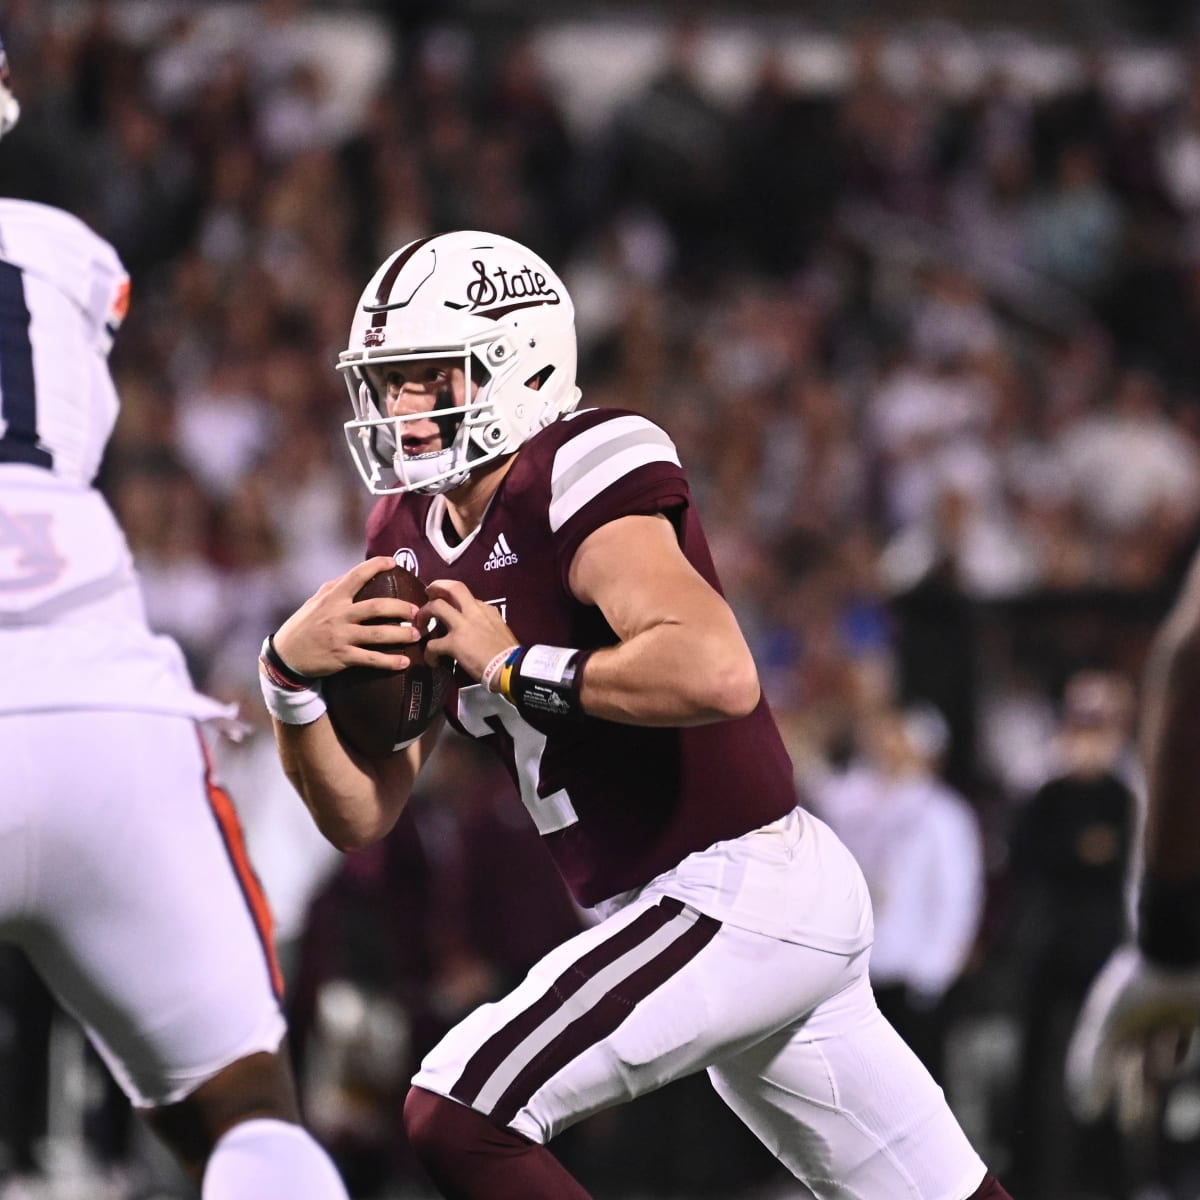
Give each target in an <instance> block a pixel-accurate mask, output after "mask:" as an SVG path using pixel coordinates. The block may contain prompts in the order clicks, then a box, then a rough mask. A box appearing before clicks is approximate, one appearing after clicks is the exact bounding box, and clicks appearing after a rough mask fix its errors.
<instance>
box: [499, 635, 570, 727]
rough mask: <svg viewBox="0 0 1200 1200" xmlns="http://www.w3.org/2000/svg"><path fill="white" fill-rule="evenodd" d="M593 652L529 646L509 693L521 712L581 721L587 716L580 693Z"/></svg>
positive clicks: (512, 677) (518, 662)
mask: <svg viewBox="0 0 1200 1200" xmlns="http://www.w3.org/2000/svg"><path fill="white" fill-rule="evenodd" d="M591 654H592V652H591V651H590V650H571V649H568V648H566V647H563V646H528V647H525V648H523V649H522V650H521V653H520V656H519V657H518V658H517V660H516V662H514V663H513V665H512V669H511V672H512V673H511V675H510V676H509V678H508V684H507V688H506V689H505V691H506V694H507V695H508V697H509V698H510V699H511V700H512V702H513V704H514V705H515V706H516V709H517V711H518V712H521V713H527V714H531V715H532V714H534V713H536V714H538V715H539V716H543V717H556V718H559V719H562V720H572V719H574V720H578V719H579V718H580V717H582V716H583V715H584V713H583V702H582V700H581V699H580V696H579V692H580V688H582V686H583V666H584V663H586V662H587V660H588V659H589V658H590V657H591Z"/></svg>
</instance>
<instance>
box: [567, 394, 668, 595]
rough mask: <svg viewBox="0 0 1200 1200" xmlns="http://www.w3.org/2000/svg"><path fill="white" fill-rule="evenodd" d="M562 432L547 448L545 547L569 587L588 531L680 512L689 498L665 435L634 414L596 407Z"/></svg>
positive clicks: (571, 421) (572, 421)
mask: <svg viewBox="0 0 1200 1200" xmlns="http://www.w3.org/2000/svg"><path fill="white" fill-rule="evenodd" d="M560 429H561V433H562V435H563V436H561V437H560V438H557V439H555V444H554V445H552V446H550V445H547V446H546V447H545V453H546V454H547V456H548V458H549V462H548V463H547V464H546V467H545V469H546V476H547V480H548V486H549V499H548V511H549V523H550V537H551V543H552V545H553V547H554V553H555V557H556V558H557V560H558V563H559V571H560V575H561V578H562V583H563V586H564V588H567V576H568V574H569V572H570V567H571V562H572V560H573V558H574V557H575V552H576V551H577V550H578V549H579V546H580V543H581V542H582V541H583V540H584V539H585V538H586V537H587V536H588V535H589V534H590V533H592V532H594V531H595V530H597V529H599V528H600V526H601V525H606V524H608V522H609V521H615V520H618V519H619V518H621V517H630V516H648V515H651V514H654V513H660V512H670V511H671V510H673V509H678V508H682V507H686V506H687V505H688V504H690V503H691V492H690V490H689V488H688V483H687V478H686V476H685V475H684V473H683V468H682V467H681V466H680V464H679V457H678V453H677V451H676V449H675V446H674V443H673V442H672V441H671V439H670V437H669V436H668V435H667V433H666V432H665V431H664V430H662V429H661V428H660V427H659V426H658V425H656V424H654V422H652V421H650V420H648V419H647V418H645V417H643V416H640V415H639V414H637V413H631V412H625V411H622V410H620V409H594V410H591V411H588V412H583V413H580V414H579V415H578V417H575V418H572V419H570V420H567V421H564V422H562V423H561V426H560ZM568 591H569V588H568Z"/></svg>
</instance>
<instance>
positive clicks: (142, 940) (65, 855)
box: [27, 712, 284, 1106]
mask: <svg viewBox="0 0 1200 1200" xmlns="http://www.w3.org/2000/svg"><path fill="white" fill-rule="evenodd" d="M31 730H32V732H33V740H34V742H35V744H36V745H37V747H38V748H39V749H40V751H41V754H40V761H41V763H42V764H43V766H42V770H41V773H40V778H39V781H38V784H39V789H40V795H39V800H40V803H41V805H42V809H43V815H42V817H41V818H40V822H39V826H38V842H37V855H36V873H35V875H34V877H33V878H32V879H31V881H30V890H29V898H28V905H29V908H30V917H31V921H32V929H33V933H32V934H31V936H30V939H29V942H28V945H27V949H28V950H29V953H30V955H31V958H32V959H33V961H34V963H35V965H36V966H37V967H38V968H39V970H40V971H41V972H42V974H43V975H44V977H45V978H46V980H47V982H48V983H49V984H50V986H51V987H52V988H53V989H54V991H55V992H56V993H57V994H58V996H59V997H60V999H61V1000H62V1002H63V1004H64V1006H65V1007H67V1008H68V1009H69V1010H70V1011H72V1012H73V1013H74V1014H75V1015H76V1016H77V1017H78V1018H79V1019H80V1020H81V1021H82V1022H83V1024H84V1025H85V1026H86V1027H87V1029H88V1031H89V1033H90V1034H91V1036H92V1038H93V1040H94V1041H95V1042H96V1044H97V1048H98V1049H99V1050H100V1052H101V1054H102V1055H103V1056H104V1057H105V1059H106V1061H107V1062H108V1063H109V1066H110V1067H111V1069H112V1070H113V1072H114V1074H115V1075H116V1077H117V1078H118V1080H119V1081H120V1082H121V1084H122V1085H123V1086H124V1087H125V1088H126V1090H127V1091H128V1093H129V1095H130V1097H131V1098H132V1099H133V1100H134V1102H135V1103H136V1104H138V1105H141V1106H146V1105H158V1104H165V1103H170V1102H173V1101H176V1100H178V1099H180V1098H181V1097H183V1096H185V1095H187V1094H188V1093H189V1092H190V1091H191V1090H192V1089H194V1088H195V1087H196V1086H198V1085H199V1084H200V1083H202V1082H203V1081H204V1080H206V1079H208V1078H211V1077H212V1076H213V1075H214V1074H215V1073H216V1072H217V1071H219V1070H220V1069H221V1068H222V1067H224V1066H226V1065H228V1064H229V1063H230V1062H233V1061H234V1060H236V1059H239V1058H241V1057H243V1056H245V1055H248V1054H251V1053H255V1052H259V1051H273V1050H275V1049H276V1047H277V1046H278V1044H279V1042H280V1039H281V1037H282V1035H283V1029H284V1023H283V1018H282V1015H281V1013H280V1010H279V1003H278V997H277V988H278V984H279V980H278V974H277V971H276V970H275V969H274V958H273V948H272V946H271V932H270V917H269V913H268V909H267V906H266V902H265V898H264V897H263V895H262V892H261V889H260V888H259V886H258V882H257V880H256V879H255V878H254V876H253V872H252V870H251V869H250V867H249V863H248V860H247V859H246V857H245V850H244V846H243V844H242V841H241V833H240V829H239V828H238V826H237V819H236V816H235V814H234V813H233V810H232V806H231V805H230V803H229V800H228V797H226V796H225V795H224V794H223V793H222V792H220V791H219V789H217V788H215V787H213V786H212V785H211V782H210V780H209V779H208V773H207V764H206V761H205V756H204V753H203V751H202V748H201V744H200V740H199V735H198V731H197V729H196V727H195V725H194V724H193V723H192V722H191V721H189V720H186V719H183V718H175V717H167V716H158V715H148V714H131V713H106V712H89V713H83V714H66V713H64V714H53V715H48V716H46V717H45V718H44V719H42V720H41V721H39V722H37V723H31Z"/></svg>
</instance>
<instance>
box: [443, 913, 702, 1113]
mask: <svg viewBox="0 0 1200 1200" xmlns="http://www.w3.org/2000/svg"><path fill="white" fill-rule="evenodd" d="M681 912H683V905H682V904H681V903H680V901H678V900H673V899H671V898H670V897H669V896H668V897H667V898H665V899H663V900H660V901H659V902H658V903H657V904H656V905H655V906H654V907H653V908H648V909H647V910H646V911H645V912H644V913H642V914H641V915H640V916H638V917H637V918H635V919H634V920H632V921H630V922H629V924H628V925H626V926H625V927H624V928H623V929H619V930H617V932H616V933H614V934H613V935H612V937H610V938H608V939H607V940H606V941H603V942H601V943H600V945H599V946H597V947H596V948H595V949H594V950H589V951H588V952H587V954H585V955H584V956H583V957H582V958H580V959H579V960H578V961H576V962H573V963H572V964H571V965H570V966H569V967H568V968H567V969H566V970H565V971H564V972H563V973H562V974H561V975H560V976H559V977H558V978H557V979H556V980H555V981H554V982H553V983H552V984H551V985H550V988H549V990H548V991H547V992H546V993H545V994H544V995H542V996H541V997H540V998H539V999H537V1000H535V1001H534V1002H533V1003H532V1004H531V1005H530V1006H529V1007H528V1008H527V1009H525V1010H524V1011H523V1012H520V1013H518V1014H517V1015H516V1016H515V1017H514V1018H513V1019H512V1020H511V1021H509V1023H508V1024H507V1025H505V1026H504V1027H503V1028H501V1029H498V1030H497V1031H496V1032H495V1033H494V1034H492V1036H491V1037H490V1038H488V1040H487V1041H486V1042H484V1043H483V1045H482V1046H480V1047H479V1049H478V1050H476V1051H475V1053H474V1054H473V1055H472V1056H471V1057H470V1059H469V1060H468V1061H467V1065H466V1066H465V1067H464V1068H463V1073H462V1074H461V1075H460V1076H459V1077H458V1082H457V1083H455V1085H454V1087H452V1088H451V1089H450V1095H451V1096H452V1097H453V1098H454V1099H455V1100H458V1101H460V1102H461V1103H463V1104H471V1103H472V1102H473V1101H474V1100H475V1097H476V1096H478V1095H479V1093H480V1091H481V1090H482V1088H483V1085H484V1084H485V1083H487V1081H488V1080H489V1079H490V1078H491V1077H492V1075H493V1073H494V1072H495V1071H496V1069H497V1068H498V1067H499V1066H500V1064H501V1063H502V1062H504V1060H505V1059H506V1058H507V1057H508V1056H509V1055H510V1054H511V1053H512V1052H513V1051H514V1050H515V1049H516V1048H517V1047H518V1046H519V1045H520V1044H521V1043H522V1042H523V1041H524V1040H525V1039H526V1038H527V1037H528V1036H529V1035H530V1034H531V1033H532V1032H533V1031H534V1030H535V1029H536V1028H537V1027H538V1026H539V1025H541V1024H542V1022H543V1021H545V1020H547V1019H548V1018H549V1017H551V1016H552V1015H553V1014H554V1013H555V1012H557V1011H558V1010H559V1009H560V1008H561V1007H562V1006H563V1004H565V1003H566V1001H567V1000H569V999H570V997H572V996H573V995H574V994H575V993H576V992H577V991H579V989H580V988H581V987H583V985H584V984H585V983H587V981H588V980H589V979H591V978H592V976H593V975H595V974H596V973H597V972H598V971H602V970H603V969H604V968H605V967H607V966H609V965H610V964H611V963H614V962H616V960H617V959H618V958H620V957H621V955H623V954H627V953H628V952H629V951H630V950H632V949H633V948H634V947H635V946H638V945H640V944H641V943H642V942H644V941H645V940H646V939H647V938H649V937H653V936H654V934H656V933H657V932H658V931H659V930H660V929H661V928H662V927H663V926H664V925H666V924H667V922H668V921H673V920H674V919H675V918H676V917H677V916H679V914H680V913H681Z"/></svg>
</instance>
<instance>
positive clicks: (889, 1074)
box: [709, 954, 984, 1200]
mask: <svg viewBox="0 0 1200 1200" xmlns="http://www.w3.org/2000/svg"><path fill="white" fill-rule="evenodd" d="M866 960H867V956H866V955H865V954H864V955H862V956H861V958H860V960H859V961H858V962H856V963H855V969H856V976H857V977H856V978H855V979H854V980H853V982H851V983H850V985H849V986H847V987H846V988H844V989H843V990H841V991H840V992H838V993H837V994H835V995H833V996H831V997H830V998H829V999H827V1000H825V1001H824V1002H823V1003H822V1004H820V1005H819V1006H818V1007H817V1008H816V1010H815V1011H814V1012H812V1013H811V1014H809V1015H808V1016H807V1017H806V1018H805V1019H804V1020H802V1021H798V1022H796V1023H794V1024H793V1025H792V1026H790V1027H789V1028H785V1029H782V1030H780V1031H778V1032H777V1033H775V1034H774V1035H772V1036H771V1037H768V1038H764V1039H763V1040H762V1041H760V1042H758V1043H756V1044H755V1045H753V1046H750V1047H747V1048H746V1049H744V1050H742V1051H741V1052H739V1053H737V1054H734V1055H731V1056H729V1057H727V1058H725V1059H723V1060H722V1061H721V1062H719V1063H717V1064H716V1065H714V1066H713V1067H712V1068H710V1070H709V1076H710V1078H711V1079H712V1081H713V1085H714V1086H715V1087H716V1089H717V1091H718V1093H719V1094H720V1095H721V1097H722V1098H723V1099H724V1100H725V1102H726V1103H727V1104H728V1105H729V1106H730V1108H732V1109H733V1110H734V1112H736V1113H737V1114H738V1116H739V1117H741V1119H742V1120H743V1121H744V1122H745V1123H746V1125H747V1126H748V1127H749V1128H750V1129H751V1130H753V1131H754V1133H755V1134H757V1136H758V1137H759V1138H760V1139H761V1140H762V1142H763V1143H764V1144H765V1145H766V1146H767V1148H768V1149H769V1150H771V1152H772V1153H774V1154H775V1155H776V1156H777V1157H778V1158H779V1159H780V1160H781V1161H782V1162H783V1163H784V1164H785V1165H786V1166H787V1167H788V1168H789V1169H790V1170H791V1171H792V1173H793V1174H795V1175H796V1176H797V1177H798V1178H800V1179H802V1180H803V1181H804V1183H805V1184H806V1185H807V1186H808V1187H809V1188H810V1189H811V1190H812V1192H813V1193H814V1195H816V1196H817V1197H818V1198H819V1200H964V1197H967V1196H969V1195H971V1194H972V1192H974V1191H975V1189H976V1188H977V1187H978V1186H979V1182H980V1180H981V1179H982V1178H983V1175H984V1165H983V1162H982V1161H981V1160H980V1158H979V1156H978V1155H977V1154H976V1153H975V1151H974V1150H973V1149H972V1148H971V1145H970V1143H969V1142H968V1141H967V1138H966V1135H965V1134H964V1133H963V1131H962V1129H961V1128H960V1127H959V1125H958V1122H957V1121H956V1120H955V1118H954V1116H953V1114H952V1113H951V1111H950V1108H949V1106H948V1105H947V1104H946V1100H945V1097H944V1096H943V1094H942V1090H941V1088H939V1087H938V1085H937V1084H936V1083H935V1082H934V1080H933V1078H932V1077H931V1076H930V1075H929V1073H928V1071H926V1069H925V1068H924V1067H923V1066H922V1065H921V1063H920V1061H919V1060H918V1059H917V1057H916V1055H914V1054H913V1053H912V1051H911V1050H910V1049H909V1048H908V1046H907V1045H905V1043H904V1042H903V1041H902V1040H901V1038H900V1036H899V1035H898V1034H897V1033H896V1032H895V1030H894V1029H893V1028H892V1027H891V1026H890V1025H889V1024H888V1023H887V1021H886V1020H885V1019H884V1018H883V1015H882V1014H881V1013H880V1012H879V1009H878V1007H877V1005H876V1004H875V999H874V997H873V995H872V994H871V990H870V986H869V984H868V983H867V980H866V975H865V969H866ZM859 968H861V969H859Z"/></svg>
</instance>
